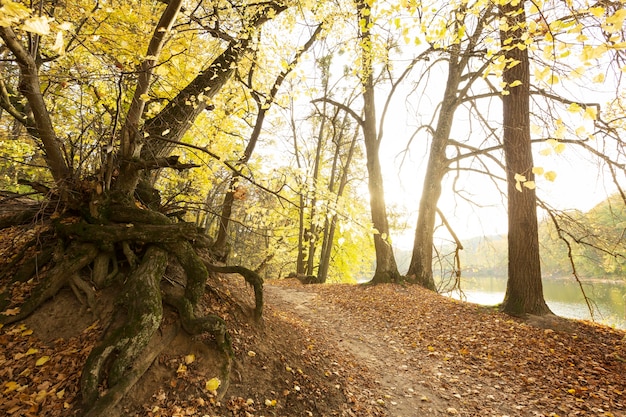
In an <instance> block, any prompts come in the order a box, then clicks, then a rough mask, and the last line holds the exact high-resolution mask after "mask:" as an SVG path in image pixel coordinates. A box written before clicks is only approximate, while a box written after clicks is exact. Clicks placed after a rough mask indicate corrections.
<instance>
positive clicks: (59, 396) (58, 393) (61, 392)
mask: <svg viewBox="0 0 626 417" xmlns="http://www.w3.org/2000/svg"><path fill="white" fill-rule="evenodd" d="M56 395H57V398H58V399H59V400H60V399H61V398H63V397H64V396H65V388H63V389H62V390H61V391H59V392H57V394H56Z"/></svg>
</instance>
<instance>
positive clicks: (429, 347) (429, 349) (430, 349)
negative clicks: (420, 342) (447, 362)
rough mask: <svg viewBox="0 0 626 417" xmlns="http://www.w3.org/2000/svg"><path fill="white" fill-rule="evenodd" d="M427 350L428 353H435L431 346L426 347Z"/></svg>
mask: <svg viewBox="0 0 626 417" xmlns="http://www.w3.org/2000/svg"><path fill="white" fill-rule="evenodd" d="M427 349H428V351H429V352H434V351H435V348H434V347H432V346H428V348H427Z"/></svg>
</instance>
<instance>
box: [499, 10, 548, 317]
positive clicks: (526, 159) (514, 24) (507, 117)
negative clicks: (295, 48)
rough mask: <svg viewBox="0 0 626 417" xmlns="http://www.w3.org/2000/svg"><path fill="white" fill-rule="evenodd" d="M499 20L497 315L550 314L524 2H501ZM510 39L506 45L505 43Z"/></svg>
mask: <svg viewBox="0 0 626 417" xmlns="http://www.w3.org/2000/svg"><path fill="white" fill-rule="evenodd" d="M498 7H499V12H500V16H501V18H502V19H503V20H504V22H505V23H504V25H503V29H501V32H500V37H501V41H502V49H503V50H504V57H505V62H507V63H508V64H507V66H506V68H505V69H504V71H503V75H502V77H503V81H504V83H506V85H507V86H508V89H507V90H505V91H504V93H505V94H504V96H503V97H502V112H503V120H502V123H503V129H504V131H503V145H504V155H505V161H506V174H507V175H506V177H507V185H508V187H507V195H508V218H509V232H508V242H509V245H508V253H509V266H508V280H507V286H506V293H505V296H504V302H503V303H502V307H501V308H502V310H503V311H504V312H506V313H509V314H513V315H521V314H538V315H543V314H547V313H550V308H549V307H548V305H547V304H546V302H545V300H544V298H543V286H542V282H541V264H540V260H539V235H538V226H537V200H536V196H535V190H534V186H533V185H534V172H533V167H534V164H533V157H532V145H531V141H530V110H529V102H530V69H529V66H530V65H529V59H528V50H527V48H526V44H525V42H524V37H523V36H522V35H523V34H524V32H525V31H524V27H525V24H526V13H525V11H524V3H523V2H519V3H516V4H513V3H507V2H503V3H502V4H500V5H499V6H498ZM511 38H512V42H510V43H509V42H507V40H509V39H511Z"/></svg>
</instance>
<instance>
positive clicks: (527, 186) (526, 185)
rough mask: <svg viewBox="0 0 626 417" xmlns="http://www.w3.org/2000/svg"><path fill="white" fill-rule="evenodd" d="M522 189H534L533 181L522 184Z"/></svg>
mask: <svg viewBox="0 0 626 417" xmlns="http://www.w3.org/2000/svg"><path fill="white" fill-rule="evenodd" d="M524 187H526V188H528V189H529V190H534V189H535V181H526V182H525V183H524Z"/></svg>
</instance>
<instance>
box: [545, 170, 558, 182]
mask: <svg viewBox="0 0 626 417" xmlns="http://www.w3.org/2000/svg"><path fill="white" fill-rule="evenodd" d="M543 177H544V178H545V179H547V180H548V181H554V180H555V179H556V172H554V171H548V172H546V173H545V174H543Z"/></svg>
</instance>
